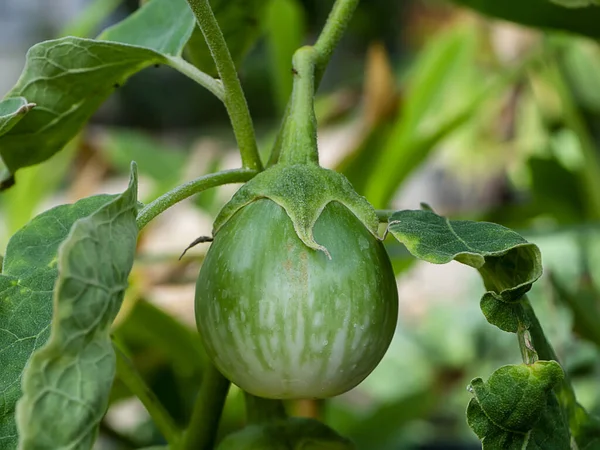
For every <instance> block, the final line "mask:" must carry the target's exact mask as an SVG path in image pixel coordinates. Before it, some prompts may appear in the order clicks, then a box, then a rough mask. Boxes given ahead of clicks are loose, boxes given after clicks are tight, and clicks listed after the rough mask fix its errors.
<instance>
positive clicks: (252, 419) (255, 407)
mask: <svg viewBox="0 0 600 450" xmlns="http://www.w3.org/2000/svg"><path fill="white" fill-rule="evenodd" d="M244 400H245V402H246V419H247V421H248V424H260V423H265V422H270V421H273V420H277V419H285V418H286V417H287V414H286V412H285V408H284V406H283V402H282V401H281V400H271V399H268V398H262V397H257V396H255V395H252V394H249V393H248V392H246V391H244Z"/></svg>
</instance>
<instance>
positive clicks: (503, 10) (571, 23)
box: [453, 0, 600, 38]
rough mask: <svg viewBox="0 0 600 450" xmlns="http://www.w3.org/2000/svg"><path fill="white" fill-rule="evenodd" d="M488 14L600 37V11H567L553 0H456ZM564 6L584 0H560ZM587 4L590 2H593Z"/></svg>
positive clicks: (455, 0)
mask: <svg viewBox="0 0 600 450" xmlns="http://www.w3.org/2000/svg"><path fill="white" fill-rule="evenodd" d="M453 1H454V2H455V3H458V4H461V5H464V6H468V7H469V8H473V9H475V10H477V11H479V12H481V13H483V14H485V15H488V16H492V17H497V18H500V19H505V20H510V21H512V22H516V23H520V24H523V25H529V26H532V27H538V28H553V29H557V30H564V31H570V32H573V33H578V34H582V35H584V36H589V37H592V38H599V37H600V27H598V23H600V8H598V7H595V6H591V7H587V8H565V7H563V6H561V5H558V4H556V3H552V2H551V1H549V0H526V1H524V0H502V1H498V0H453ZM559 1H560V2H561V3H562V4H563V5H564V4H566V3H571V4H572V5H573V6H575V2H576V1H577V2H578V3H579V6H582V5H581V1H580V0H559ZM587 3H590V2H589V1H588V2H587Z"/></svg>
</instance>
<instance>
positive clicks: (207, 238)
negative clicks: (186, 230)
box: [179, 236, 213, 261]
mask: <svg viewBox="0 0 600 450" xmlns="http://www.w3.org/2000/svg"><path fill="white" fill-rule="evenodd" d="M212 241H213V238H212V237H210V236H200V237H199V238H198V239H195V240H194V242H192V243H191V244H190V245H188V246H187V248H186V249H185V250H184V251H183V253H182V254H181V256H180V257H179V261H181V258H183V256H184V255H185V254H186V253H187V251H188V250H189V249H190V248H193V247H195V246H196V245H198V244H203V243H205V242H212Z"/></svg>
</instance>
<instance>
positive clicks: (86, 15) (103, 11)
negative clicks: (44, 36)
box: [59, 0, 122, 38]
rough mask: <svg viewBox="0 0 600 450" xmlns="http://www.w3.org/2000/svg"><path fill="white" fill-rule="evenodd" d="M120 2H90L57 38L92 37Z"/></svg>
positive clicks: (111, 0) (94, 0)
mask: <svg viewBox="0 0 600 450" xmlns="http://www.w3.org/2000/svg"><path fill="white" fill-rule="evenodd" d="M121 1H122V0H92V1H91V2H88V3H87V4H86V6H85V8H84V9H83V11H82V12H81V13H80V14H79V15H78V16H77V17H75V19H74V20H73V21H72V22H70V23H69V24H67V26H66V27H64V28H63V29H62V30H61V33H60V34H61V35H60V36H59V37H65V36H76V37H82V38H85V37H92V36H95V35H96V34H97V32H98V31H97V30H98V29H99V27H100V25H101V24H102V23H103V22H104V21H105V20H106V19H107V18H108V17H109V16H110V15H111V14H112V12H113V11H114V10H115V9H117V7H118V6H119V5H120V4H121Z"/></svg>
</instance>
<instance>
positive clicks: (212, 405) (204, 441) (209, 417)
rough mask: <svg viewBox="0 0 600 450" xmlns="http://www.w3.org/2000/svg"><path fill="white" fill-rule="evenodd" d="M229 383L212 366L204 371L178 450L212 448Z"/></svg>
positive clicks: (207, 449)
mask: <svg viewBox="0 0 600 450" xmlns="http://www.w3.org/2000/svg"><path fill="white" fill-rule="evenodd" d="M230 385H231V383H230V381H229V380H228V379H227V378H225V377H224V376H223V375H222V374H221V372H219V371H218V370H217V368H216V367H215V366H213V365H212V364H211V365H210V366H208V367H207V368H206V370H205V373H204V377H203V379H202V384H201V386H200V392H199V393H198V397H197V398H196V403H195V404H194V409H193V411H192V417H191V419H190V423H189V425H188V427H187V429H186V431H185V433H184V436H183V442H182V445H181V446H179V447H178V448H179V449H180V450H209V449H212V448H213V447H214V443H215V439H216V435H217V429H218V426H219V420H220V419H221V414H222V412H223V407H224V406H225V399H226V398H227V392H228V391H229V386H230Z"/></svg>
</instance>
